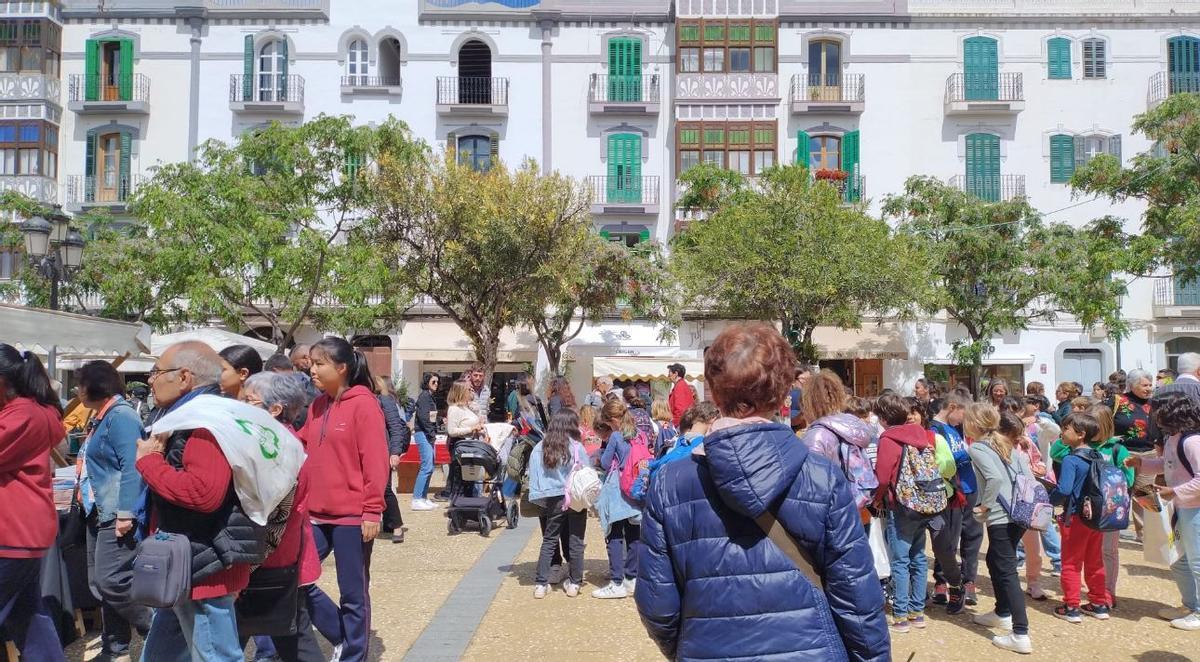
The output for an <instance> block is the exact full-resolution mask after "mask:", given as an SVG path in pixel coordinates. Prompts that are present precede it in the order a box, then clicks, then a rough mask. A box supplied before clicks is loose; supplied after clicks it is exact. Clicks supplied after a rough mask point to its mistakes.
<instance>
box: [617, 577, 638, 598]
mask: <svg viewBox="0 0 1200 662" xmlns="http://www.w3.org/2000/svg"><path fill="white" fill-rule="evenodd" d="M621 586H624V587H625V592H626V593H627V594H629V595H633V592H634V589H636V588H637V580H636V579H626V580H625V583H624V584H621Z"/></svg>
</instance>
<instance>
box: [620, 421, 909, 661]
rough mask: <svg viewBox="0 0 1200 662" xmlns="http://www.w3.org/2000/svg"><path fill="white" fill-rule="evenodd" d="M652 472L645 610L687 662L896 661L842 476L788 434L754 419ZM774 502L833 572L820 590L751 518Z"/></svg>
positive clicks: (641, 600) (645, 521)
mask: <svg viewBox="0 0 1200 662" xmlns="http://www.w3.org/2000/svg"><path fill="white" fill-rule="evenodd" d="M703 449H704V450H703V454H701V453H700V452H696V453H694V454H693V455H692V456H691V457H690V458H687V459H685V460H680V461H678V462H672V463H670V464H668V465H666V466H664V467H663V468H662V470H661V471H659V472H658V474H656V475H655V476H654V478H653V479H652V481H651V485H650V493H649V496H648V497H647V501H646V508H645V511H644V512H643V515H642V545H641V552H640V554H641V555H640V558H639V568H638V585H637V593H636V599H637V606H638V611H639V612H640V613H641V616H642V622H643V624H645V626H646V630H647V631H648V632H649V633H650V636H651V637H652V638H653V639H654V640H655V641H656V642H657V643H658V645H659V647H660V648H661V649H662V651H663V653H664V654H665V655H666V656H667V657H670V658H674V659H678V660H712V659H727V660H728V659H742V660H746V659H770V660H821V661H822V662H828V661H831V660H880V661H884V660H888V659H889V657H890V655H891V644H890V641H889V639H888V630H887V621H886V620H885V618H884V612H883V592H882V591H881V590H880V586H879V577H878V576H877V575H876V574H875V565H874V561H873V560H872V556H871V550H870V547H869V546H868V544H867V538H866V535H865V534H864V532H863V526H862V522H861V520H860V519H859V515H858V510H857V509H856V508H855V507H854V499H853V498H852V497H851V494H850V489H849V486H848V483H847V482H846V479H845V477H844V476H843V475H842V471H841V469H840V468H839V467H837V466H836V465H834V464H833V463H832V462H830V461H829V460H827V459H826V458H824V457H821V456H819V455H817V454H815V453H810V452H809V451H808V449H806V448H805V447H804V444H802V443H800V440H798V439H797V438H796V435H795V434H793V433H792V431H791V429H790V428H788V427H785V426H783V425H778V424H775V423H749V424H744V425H739V426H736V427H732V428H727V429H722V430H719V431H717V432H713V433H711V434H709V435H708V436H706V437H705V439H704V446H703ZM768 508H770V509H772V512H774V513H775V514H776V516H777V517H778V519H779V521H780V522H781V523H782V524H783V525H784V526H785V527H786V528H787V530H788V531H789V532H790V533H791V535H792V537H793V538H795V540H796V541H797V542H798V543H799V544H800V545H801V546H802V547H804V548H805V549H806V550H808V552H809V554H810V555H811V558H812V559H813V564H814V566H815V569H816V570H817V572H818V573H819V574H821V576H822V577H824V578H825V582H826V586H825V591H824V592H821V591H819V590H817V589H816V588H815V587H813V586H812V584H810V583H809V582H808V580H807V579H805V577H804V575H803V574H801V572H800V570H799V569H797V568H796V566H795V565H794V564H793V563H792V561H791V560H789V559H788V557H787V556H786V555H785V554H784V552H783V551H782V550H780V549H779V548H778V547H776V546H775V544H774V543H772V542H771V541H770V540H769V539H767V537H766V536H765V534H764V533H763V531H762V529H760V528H759V527H758V525H757V524H756V523H755V521H754V519H753V518H754V517H757V516H758V515H760V514H761V513H762V512H763V511H764V510H767V509H768Z"/></svg>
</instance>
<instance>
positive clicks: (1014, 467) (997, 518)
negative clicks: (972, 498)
mask: <svg viewBox="0 0 1200 662" xmlns="http://www.w3.org/2000/svg"><path fill="white" fill-rule="evenodd" d="M987 443H988V442H984V441H977V442H975V443H973V444H971V450H970V455H971V466H973V467H974V468H975V476H976V478H978V480H979V488H978V492H979V505H980V506H983V507H985V508H987V509H988V515H987V526H994V525H997V524H1008V523H1009V522H1011V521H1012V520H1011V519H1010V518H1009V517H1008V513H1006V512H1004V509H1003V508H1001V507H1000V501H999V499H998V497H999V496H1000V495H1001V494H1003V495H1004V499H1005V500H1006V501H1008V503H1010V504H1011V503H1012V496H1013V481H1014V480H1015V478H1014V474H1018V473H1023V474H1025V475H1026V476H1029V477H1030V478H1033V477H1034V476H1033V468H1032V467H1031V466H1030V465H1029V456H1027V455H1025V453H1023V452H1022V451H1020V450H1016V449H1014V450H1013V452H1012V457H1011V458H1010V460H1009V462H1010V464H1009V466H1008V467H1005V465H1004V460H1002V459H1000V455H999V454H998V453H996V451H995V450H994V449H992V448H991V447H990V446H985V445H986V444H987ZM1010 468H1011V472H1010Z"/></svg>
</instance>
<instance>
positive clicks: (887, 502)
mask: <svg viewBox="0 0 1200 662" xmlns="http://www.w3.org/2000/svg"><path fill="white" fill-rule="evenodd" d="M904 446H912V447H913V448H916V449H917V450H922V449H925V448H933V433H932V432H930V431H929V430H926V429H925V428H923V427H921V426H920V425H916V424H914V423H906V424H904V425H897V426H896V427H891V428H888V429H886V430H884V431H883V434H882V435H880V436H879V454H878V455H876V456H875V477H876V478H878V479H879V489H877V490H875V504H876V505H877V506H882V507H884V508H888V507H890V506H891V505H892V504H893V503H895V502H896V493H895V482H896V471H897V470H899V469H900V454H901V451H902V450H903V447H904Z"/></svg>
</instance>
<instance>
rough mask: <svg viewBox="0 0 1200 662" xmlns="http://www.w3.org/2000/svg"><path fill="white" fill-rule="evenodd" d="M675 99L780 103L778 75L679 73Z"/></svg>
mask: <svg viewBox="0 0 1200 662" xmlns="http://www.w3.org/2000/svg"><path fill="white" fill-rule="evenodd" d="M675 99H676V101H678V102H681V103H707V102H709V101H737V102H743V103H745V102H750V101H772V102H775V103H778V102H779V99H780V96H779V75H778V74H751V73H738V74H678V75H677V76H676V77H675Z"/></svg>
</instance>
